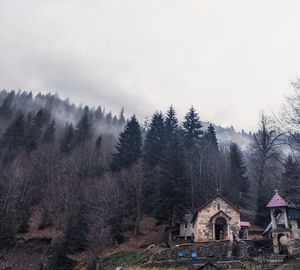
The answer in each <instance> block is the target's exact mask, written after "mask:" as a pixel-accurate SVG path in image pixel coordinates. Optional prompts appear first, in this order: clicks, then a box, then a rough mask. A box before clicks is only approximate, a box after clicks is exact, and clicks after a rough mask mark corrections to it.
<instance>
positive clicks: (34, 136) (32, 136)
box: [26, 109, 49, 152]
mask: <svg viewBox="0 0 300 270" xmlns="http://www.w3.org/2000/svg"><path fill="white" fill-rule="evenodd" d="M48 119H49V112H48V111H47V110H45V109H41V110H39V111H38V112H37V114H36V115H35V116H34V118H33V119H32V121H31V124H30V127H29V130H28V134H27V138H26V148H27V150H28V151H29V152H30V151H32V150H34V149H35V148H36V147H37V145H38V143H39V142H40V139H41V136H42V129H43V126H44V124H45V123H47V122H48Z"/></svg>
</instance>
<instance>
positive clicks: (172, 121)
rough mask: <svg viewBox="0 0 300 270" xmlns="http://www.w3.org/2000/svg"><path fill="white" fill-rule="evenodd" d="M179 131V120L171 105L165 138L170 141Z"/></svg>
mask: <svg viewBox="0 0 300 270" xmlns="http://www.w3.org/2000/svg"><path fill="white" fill-rule="evenodd" d="M177 131H178V120H177V118H176V112H175V110H174V108H173V106H172V105H171V106H170V108H169V110H168V111H167V116H166V119H165V136H166V140H167V141H168V140H169V139H171V138H172V137H173V135H174V134H175V133H176V132H177Z"/></svg>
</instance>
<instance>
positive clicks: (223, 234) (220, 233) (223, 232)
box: [214, 217, 227, 240]
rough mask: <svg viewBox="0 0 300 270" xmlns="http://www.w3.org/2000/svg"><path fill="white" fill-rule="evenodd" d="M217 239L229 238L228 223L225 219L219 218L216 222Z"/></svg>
mask: <svg viewBox="0 0 300 270" xmlns="http://www.w3.org/2000/svg"><path fill="white" fill-rule="evenodd" d="M214 226H215V237H216V240H222V239H226V238H227V221H226V219H225V218H224V217H218V218H217V219H216V221H215V224H214Z"/></svg>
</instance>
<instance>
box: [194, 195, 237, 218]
mask: <svg viewBox="0 0 300 270" xmlns="http://www.w3.org/2000/svg"><path fill="white" fill-rule="evenodd" d="M217 197H220V198H221V199H222V200H224V201H225V202H227V203H228V204H229V205H231V206H232V207H233V208H234V209H235V210H237V211H238V212H241V211H240V209H239V208H238V207H237V206H236V205H234V204H233V203H232V202H231V201H229V200H228V199H227V198H225V197H224V196H223V195H221V194H220V193H217V194H216V195H215V196H214V197H212V198H211V199H209V200H208V201H207V202H206V203H204V204H203V205H201V206H200V207H199V208H198V209H197V210H196V211H195V213H198V212H199V211H200V210H201V209H203V208H204V207H205V206H207V205H208V204H210V203H211V202H212V201H213V200H214V199H216V198H217Z"/></svg>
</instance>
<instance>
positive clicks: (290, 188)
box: [281, 155, 300, 204]
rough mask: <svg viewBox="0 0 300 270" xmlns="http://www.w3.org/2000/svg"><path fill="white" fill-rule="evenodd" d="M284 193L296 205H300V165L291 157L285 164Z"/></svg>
mask: <svg viewBox="0 0 300 270" xmlns="http://www.w3.org/2000/svg"><path fill="white" fill-rule="evenodd" d="M282 176H283V177H282V180H283V181H282V183H281V185H282V191H283V193H284V195H285V196H286V197H287V198H288V199H290V200H291V201H292V202H293V201H294V202H295V203H296V204H298V203H300V199H299V193H300V173H299V165H298V163H297V162H296V161H294V159H293V157H292V156H291V155H289V156H288V158H287V160H286V162H285V164H284V172H283V175H282ZM298 201H299V202H298Z"/></svg>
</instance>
